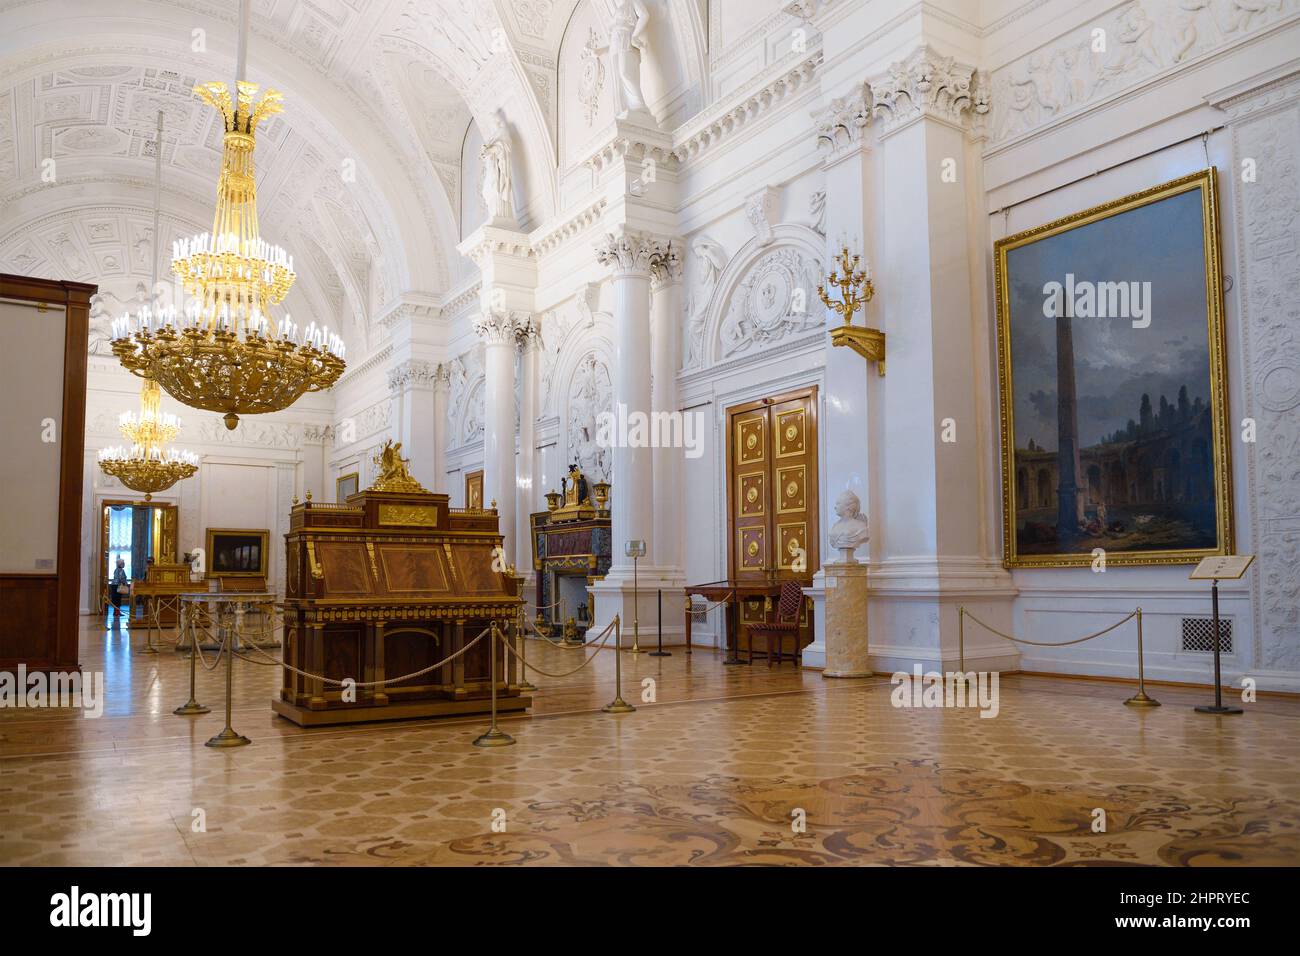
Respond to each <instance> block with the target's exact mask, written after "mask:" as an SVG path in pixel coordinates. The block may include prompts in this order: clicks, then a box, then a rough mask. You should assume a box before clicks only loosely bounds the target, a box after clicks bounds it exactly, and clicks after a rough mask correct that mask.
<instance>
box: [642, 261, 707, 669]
mask: <svg viewBox="0 0 1300 956" xmlns="http://www.w3.org/2000/svg"><path fill="white" fill-rule="evenodd" d="M681 245H682V244H681V240H680V239H676V240H672V241H670V242H669V243H668V245H667V246H666V248H665V250H664V255H663V257H662V258H661V259H660V260H659V261H658V262H657V263H656V264H655V266H654V268H653V269H652V270H651V273H650V292H651V301H650V377H651V383H650V407H651V409H652V411H653V413H654V414H655V415H666V416H670V417H671V416H675V415H687V414H696V413H694V412H681V411H680V410H679V408H678V396H677V367H678V365H679V364H680V358H681V324H682V315H681V290H682V259H681V256H680V254H679V250H680V248H681ZM663 420H664V421H669V420H672V419H671V418H664V419H663ZM677 434H678V435H679V436H681V437H683V438H684V435H685V423H684V422H683V425H682V431H681V432H678V433H677ZM696 434H698V430H697V432H696ZM664 437H667V436H664ZM687 451H688V449H687V448H685V447H684V445H677V446H672V445H664V446H661V447H658V448H655V449H653V450H652V452H651V459H652V461H653V469H652V474H653V481H654V489H653V501H654V515H653V522H654V526H653V530H652V531H651V536H650V545H651V548H650V555H649V557H650V559H651V562H652V564H653V566H654V568H655V571H656V574H657V576H658V578H659V582H658V585H657V586H658V587H662V588H663V589H664V590H665V592H667V591H669V590H671V591H672V592H673V593H672V596H671V598H669V596H668V595H667V594H665V598H664V602H665V603H664V617H665V622H664V624H665V630H666V631H668V630H671V631H673V632H674V633H676V632H677V631H679V630H680V631H682V632H683V633H684V632H685V628H684V626H683V624H682V622H681V620H680V617H681V615H680V614H676V613H669V609H670V608H671V609H675V608H677V607H678V606H679V604H680V600H679V591H680V588H681V587H683V586H684V585H685V583H686V581H685V575H684V574H683V572H682V551H681V548H682V530H681V524H682V515H683V508H682V505H681V496H682V458H683V456H685V455H686V453H687ZM674 643H675V642H674Z"/></svg>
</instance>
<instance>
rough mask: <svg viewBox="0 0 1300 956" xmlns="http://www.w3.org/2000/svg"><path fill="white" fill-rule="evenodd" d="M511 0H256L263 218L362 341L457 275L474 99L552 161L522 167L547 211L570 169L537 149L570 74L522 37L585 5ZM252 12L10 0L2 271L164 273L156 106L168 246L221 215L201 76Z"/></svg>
mask: <svg viewBox="0 0 1300 956" xmlns="http://www.w3.org/2000/svg"><path fill="white" fill-rule="evenodd" d="M500 6H502V7H506V8H508V9H509V11H510V12H509V14H508V15H507V16H506V17H505V19H504V20H503V19H502V17H501V15H500V13H499V12H498V5H496V4H494V3H493V2H490V0H254V5H253V9H254V18H253V39H252V43H251V48H250V53H249V78H250V79H252V80H253V81H255V82H260V83H262V84H263V85H272V86H275V87H276V88H278V89H280V90H281V91H282V92H283V93H284V95H285V101H286V109H285V113H284V114H283V115H281V116H279V117H276V118H274V119H273V120H272V121H271V122H269V123H268V124H266V125H264V126H263V127H262V129H261V130H259V136H258V150H257V172H258V196H259V206H260V210H261V219H262V229H263V234H264V235H266V236H267V238H269V239H271V240H272V241H275V242H278V243H280V244H282V245H284V246H285V247H287V248H288V249H290V250H291V251H293V252H294V253H295V256H296V266H297V269H298V272H299V276H300V277H299V281H298V283H297V286H296V288H295V290H294V292H293V293H292V294H291V296H290V299H289V300H288V302H287V305H288V307H289V309H290V310H291V311H298V312H302V313H306V314H308V315H310V316H312V317H313V318H317V320H318V321H320V318H321V317H322V316H323V317H324V318H325V319H326V320H327V321H330V323H331V324H332V325H336V326H341V327H343V328H344V330H345V334H347V336H348V338H349V340H350V345H351V346H352V348H353V349H354V354H356V350H358V348H359V350H360V351H362V352H364V351H365V350H366V349H367V347H368V346H369V345H373V344H374V343H373V341H371V340H372V339H373V338H374V336H375V335H376V334H377V330H378V327H377V326H376V325H375V323H374V319H375V318H376V317H377V316H378V315H380V314H382V312H383V310H384V309H385V308H386V306H387V305H388V304H389V303H391V302H392V301H393V300H394V299H395V298H396V297H397V296H399V295H400V294H401V293H403V292H404V291H408V290H409V291H419V292H437V291H442V290H445V289H446V287H447V285H448V283H449V278H450V277H451V276H452V275H454V273H455V269H454V268H449V265H450V258H449V257H452V256H456V255H457V254H456V252H455V249H454V244H455V241H456V239H457V238H458V230H457V225H456V215H457V208H458V205H459V203H458V196H459V182H458V179H459V158H460V148H461V144H462V142H463V140H464V136H465V130H466V127H467V125H468V124H469V122H470V120H471V117H473V116H478V117H480V118H481V117H484V116H486V115H488V114H490V113H491V111H492V110H493V109H495V108H496V107H497V106H499V105H504V106H505V108H506V111H507V115H508V116H509V117H510V121H511V124H512V126H513V127H514V129H515V132H516V135H517V136H518V137H519V141H520V145H521V154H522V156H524V157H525V161H526V162H527V163H528V166H529V169H530V170H532V168H533V167H536V169H537V170H542V172H541V173H540V174H539V173H537V172H533V171H530V172H527V173H526V174H525V175H526V176H527V177H528V185H529V186H530V187H531V188H530V192H529V195H532V196H536V197H538V199H539V201H538V202H537V203H535V204H534V206H533V207H531V208H530V209H529V210H528V214H529V215H530V217H531V218H537V217H541V216H544V215H546V214H547V213H548V212H549V209H548V208H547V204H548V203H549V200H550V196H551V194H552V192H553V181H552V178H551V177H553V173H551V172H549V170H547V169H546V167H547V165H548V164H547V163H545V162H535V163H534V162H531V161H528V160H527V157H529V155H530V154H535V155H536V156H537V157H539V158H542V157H547V156H549V155H551V153H552V151H553V150H552V147H551V130H550V124H549V122H548V121H547V114H548V112H549V110H550V106H551V104H549V103H547V104H543V103H542V102H541V101H539V99H538V94H537V93H536V92H534V91H536V90H538V89H541V90H542V91H543V92H545V91H546V90H547V89H549V88H550V87H553V85H554V84H553V80H548V81H547V82H542V81H539V80H538V79H536V78H535V77H534V76H533V75H532V74H531V73H530V71H529V70H528V69H527V68H526V67H525V66H523V65H522V64H521V59H520V57H519V56H518V55H517V54H516V52H515V48H514V46H513V41H512V38H513V37H514V36H515V35H516V33H517V31H518V29H519V21H518V20H517V18H516V15H517V12H519V11H523V12H524V13H525V14H526V16H525V22H526V23H528V24H529V25H530V28H533V27H537V26H538V24H539V23H540V22H541V21H546V22H547V23H549V22H551V20H552V18H554V19H555V21H556V22H558V20H559V15H560V14H561V13H563V14H564V15H566V16H567V13H565V11H557V9H556V8H558V7H571V6H572V2H571V0H563V2H561V3H551V2H546V0H531V4H530V3H528V2H521V0H513V2H508V3H507V2H505V0H502V3H501V4H500ZM530 10H531V12H529V11H530ZM236 15H237V3H236V0H42V2H40V3H36V2H32V0H0V17H2V18H3V22H4V30H3V31H0V267H3V268H5V269H8V270H13V271H19V272H26V273H31V274H43V275H50V276H57V277H67V278H77V279H82V280H85V281H92V282H97V283H100V284H101V285H103V284H105V283H108V284H109V285H113V284H114V283H116V286H115V288H118V289H124V290H128V291H129V289H130V288H131V287H132V286H133V284H134V283H136V282H138V281H140V280H147V278H148V276H149V275H150V271H151V261H150V257H151V243H150V238H151V232H152V204H153V198H152V189H153V172H154V170H153V167H154V144H153V139H154V128H155V125H156V117H157V113H158V111H159V110H161V111H162V112H163V114H164V117H165V132H164V138H163V179H164V192H163V197H162V207H163V213H164V215H163V226H162V231H163V235H162V252H163V255H164V259H166V258H167V257H168V256H169V252H170V242H171V240H172V239H173V238H175V237H177V236H180V235H183V234H188V233H191V232H195V231H202V230H205V229H207V228H209V226H210V217H211V211H212V204H213V199H214V197H215V192H216V174H217V170H218V167H219V162H220V148H221V127H220V123H219V121H218V120H217V117H216V115H215V113H214V112H213V111H212V110H210V109H208V108H207V107H205V106H204V105H203V104H202V103H200V101H199V100H198V99H197V98H195V97H194V96H193V95H192V89H193V86H194V84H195V83H196V82H199V81H205V80H211V79H218V80H228V79H229V78H230V75H231V74H232V73H233V60H234V57H233V50H234V44H235V18H236ZM539 18H540V19H539ZM534 42H536V39H534ZM533 66H534V67H537V64H533ZM548 69H549V71H550V73H551V74H553V72H554V65H553V61H552V62H551V63H550V65H549V67H548ZM534 72H536V71H534ZM548 84H549V85H548ZM51 160H52V161H53V162H52V164H51V162H50V161H51ZM162 271H163V274H164V275H165V274H166V272H167V268H166V264H165V262H164V266H163V270H162ZM119 294H123V293H119ZM358 339H360V341H357V340H358Z"/></svg>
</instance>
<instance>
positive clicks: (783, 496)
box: [727, 387, 820, 583]
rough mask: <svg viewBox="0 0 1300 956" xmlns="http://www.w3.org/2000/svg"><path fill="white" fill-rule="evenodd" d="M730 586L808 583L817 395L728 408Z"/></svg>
mask: <svg viewBox="0 0 1300 956" xmlns="http://www.w3.org/2000/svg"><path fill="white" fill-rule="evenodd" d="M727 424H728V429H727V473H728V483H727V484H728V492H727V506H728V516H729V522H728V524H729V529H730V543H729V546H728V553H727V565H728V567H729V569H730V577H731V579H732V580H734V581H736V582H738V583H740V582H753V581H764V582H772V581H784V580H786V579H788V578H791V577H794V578H797V579H799V580H800V581H804V582H808V581H811V580H812V575H813V572H814V571H816V570H817V568H818V567H820V564H819V556H818V553H817V543H818V528H817V389H816V388H815V387H814V388H810V389H807V390H805V391H801V392H791V393H787V394H784V395H777V396H775V397H773V398H764V399H759V400H758V401H755V402H749V403H747V404H745V405H738V406H735V407H734V408H729V409H727Z"/></svg>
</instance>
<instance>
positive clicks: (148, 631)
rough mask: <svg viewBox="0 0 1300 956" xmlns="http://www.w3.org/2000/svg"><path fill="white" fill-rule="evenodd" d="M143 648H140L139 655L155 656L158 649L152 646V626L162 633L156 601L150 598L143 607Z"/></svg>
mask: <svg viewBox="0 0 1300 956" xmlns="http://www.w3.org/2000/svg"><path fill="white" fill-rule="evenodd" d="M144 618H145V622H144V647H142V648H140V653H141V654H157V653H158V648H156V647H154V646H153V626H154V624H158V632H159V634H161V633H162V624H161V623H160V621H159V618H158V599H157V598H156V597H152V596H151V597H150V598H149V599H148V600H147V601H145V605H144Z"/></svg>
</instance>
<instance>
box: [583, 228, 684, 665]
mask: <svg viewBox="0 0 1300 956" xmlns="http://www.w3.org/2000/svg"><path fill="white" fill-rule="evenodd" d="M665 249H666V247H665V243H663V242H662V241H661V240H660V239H659V238H657V237H656V236H653V235H651V234H649V233H643V232H636V231H633V230H628V229H619V230H617V231H615V232H612V233H609V234H607V235H606V236H605V238H604V239H603V240H601V241H600V242H599V243H598V244H597V247H596V256H597V259H598V260H599V261H600V262H601V264H602V265H605V266H608V267H609V268H610V271H611V281H612V284H613V289H614V368H613V369H611V372H610V377H611V379H612V380H613V386H614V408H613V409H612V412H613V414H614V416H615V419H614V420H615V422H618V421H620V420H622V421H626V420H627V418H628V416H630V415H632V414H634V413H640V414H642V415H649V413H650V411H651V408H652V405H651V392H650V361H649V358H650V273H651V270H652V269H653V268H654V267H656V266H657V265H658V264H659V263H660V262H661V260H662V258H663V256H664V253H665ZM614 431H615V434H614V435H613V436H612V439H613V448H612V449H611V451H612V455H611V457H612V458H613V469H612V470H613V475H612V482H611V483H612V485H613V488H612V490H611V492H610V496H611V500H610V512H611V515H610V517H611V523H612V525H613V528H612V538H613V541H612V545H613V555H612V558H613V560H612V563H611V566H610V569H609V573H608V574H607V575H606V576H605V579H604V580H603V581H600V582H598V583H597V584H596V585H595V586H593V588H592V591H593V593H594V594H595V597H596V615H595V623H596V626H597V628H602V627H604V626H605V625H606V624H607V623H608V622H609V620H610V619H611V618H612V617H613V615H614V614H621V615H622V617H623V621H624V624H625V626H626V625H628V624H630V623H631V622H632V621H633V619H634V618H639V620H640V622H641V624H642V626H643V630H642V634H643V635H645V634H647V633H649V632H648V631H646V630H645V629H644V628H646V627H650V628H653V621H654V617H653V614H654V599H653V595H654V588H655V587H657V585H656V584H655V580H654V579H655V575H654V573H653V567H654V559H653V557H652V555H653V554H654V547H655V545H654V541H653V537H654V481H653V468H654V461H653V456H652V453H651V449H650V448H649V447H647V446H645V445H642V444H639V443H638V444H637V445H635V446H634V445H633V444H632V443H630V442H628V441H627V440H626V438H627V437H628V436H627V435H622V434H619V433H618V432H619V430H618V429H617V428H615V429H614ZM638 539H639V540H644V541H645V542H646V557H645V558H643V559H640V560H639V562H638V566H637V568H636V571H637V575H636V578H637V581H638V582H639V584H640V589H641V590H640V602H639V603H640V611H639V613H634V608H633V605H632V591H633V578H634V575H633V564H632V559H631V558H629V557H627V556H626V546H627V542H628V541H632V540H638ZM642 570H644V571H646V572H647V573H646V574H644V575H643V574H641V573H640V572H641V571H642ZM627 633H628V635H629V637H628V640H629V642H630V640H631V638H630V631H628V632H627ZM642 643H643V644H644V643H645V641H643V642H642Z"/></svg>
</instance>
